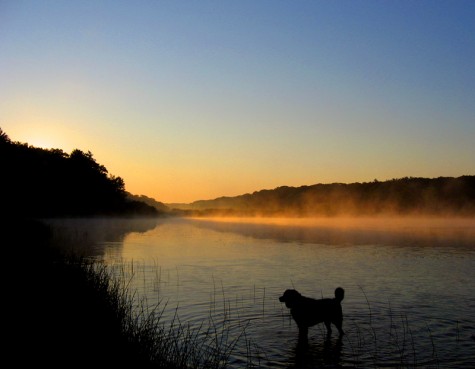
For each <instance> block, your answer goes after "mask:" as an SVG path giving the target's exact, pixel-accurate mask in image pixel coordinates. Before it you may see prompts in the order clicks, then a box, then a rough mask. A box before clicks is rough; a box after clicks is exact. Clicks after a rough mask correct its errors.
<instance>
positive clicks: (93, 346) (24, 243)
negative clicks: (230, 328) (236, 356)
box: [0, 219, 225, 368]
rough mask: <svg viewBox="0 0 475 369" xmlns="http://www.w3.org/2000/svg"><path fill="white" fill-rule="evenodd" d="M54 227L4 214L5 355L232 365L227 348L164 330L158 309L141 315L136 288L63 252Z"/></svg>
mask: <svg viewBox="0 0 475 369" xmlns="http://www.w3.org/2000/svg"><path fill="white" fill-rule="evenodd" d="M50 232H51V231H50V229H49V228H48V227H47V226H45V225H43V224H42V223H39V222H36V221H28V220H21V221H19V220H16V221H12V220H5V219H3V220H2V221H1V226H0V235H1V240H2V241H1V244H2V249H3V250H4V255H6V257H5V259H4V260H5V266H6V268H4V270H7V273H6V274H5V279H4V281H5V285H6V288H5V289H4V293H5V295H4V298H3V301H4V304H5V306H6V307H7V312H6V315H5V320H6V323H7V324H6V326H7V329H6V330H4V331H3V333H4V340H5V341H6V342H7V344H6V347H5V346H4V352H5V354H6V355H5V357H4V362H11V363H14V366H15V367H30V366H35V367H42V366H47V367H49V368H52V367H54V368H57V367H58V368H59V367H61V368H63V367H71V366H74V367H76V366H82V365H88V366H91V365H92V366H94V367H98V366H104V367H113V366H119V367H126V366H128V365H130V366H132V365H133V367H135V368H149V367H153V368H184V367H194V368H205V367H206V368H217V367H222V366H225V362H223V360H222V355H221V353H220V352H219V351H220V350H214V351H213V352H211V353H210V352H199V351H196V350H194V348H195V347H194V343H193V342H191V343H190V341H189V340H188V337H186V336H183V331H181V332H180V333H179V334H178V335H175V334H170V332H169V331H165V330H164V328H163V327H162V325H161V323H160V316H159V315H157V314H156V312H153V311H152V312H149V311H145V312H143V313H142V314H141V315H139V316H137V313H136V312H134V311H133V304H134V303H135V302H136V301H135V300H134V299H133V298H132V297H131V296H133V295H131V294H130V293H129V292H128V291H127V289H126V287H125V286H124V285H121V284H120V283H119V282H118V281H117V280H116V279H114V278H112V277H111V275H110V274H109V272H108V271H107V269H106V267H104V266H101V265H97V264H92V263H89V262H87V261H85V260H84V259H79V258H76V257H71V256H65V255H63V254H60V253H59V252H58V251H57V250H55V249H54V248H53V247H52V246H51V244H50V242H49V239H50ZM178 328H179V327H178ZM178 330H179V329H178ZM183 338H184V339H185V341H187V342H188V343H187V345H188V346H186V347H183V345H182V342H183ZM191 348H192V349H193V350H190V349H191ZM191 352H192V353H193V356H190V353H191ZM190 362H192V365H191V366H190Z"/></svg>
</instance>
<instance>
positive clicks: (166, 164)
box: [0, 0, 475, 203]
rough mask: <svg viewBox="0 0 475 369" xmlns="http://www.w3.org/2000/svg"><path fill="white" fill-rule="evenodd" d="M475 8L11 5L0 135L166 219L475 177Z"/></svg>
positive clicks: (223, 2)
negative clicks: (112, 185)
mask: <svg viewBox="0 0 475 369" xmlns="http://www.w3.org/2000/svg"><path fill="white" fill-rule="evenodd" d="M474 19H475V1H464V0H448V1H438V0H430V1H424V0H420V1H413V0H411V1H404V0H400V1H382V0H374V1H370V0H366V1H358V0H351V1H340V0H334V1H330V0H327V1H320V0H314V1H310V0H305V1H304V0H302V1H291V0H288V1H281V0H271V1H270V0H252V1H247V0H239V1H230V0H229V1H228V0H220V1H218V0H216V1H208V0H201V1H171V0H170V1H161V0H153V1H152V0H150V1H144V0H139V1H120V0H114V1H112V0H111V1H107V0H100V1H97V0H93V1H89V0H82V1H61V0H54V1H53V0H42V1H34V0H31V1H28V0H0V127H1V128H2V129H3V131H5V132H6V133H7V134H8V136H9V137H10V138H11V139H12V140H14V141H19V142H26V143H29V144H30V145H33V146H37V147H44V148H60V149H62V150H64V151H66V152H68V153H69V152H71V151H72V150H74V149H76V148H78V149H80V150H83V151H91V152H92V153H93V155H94V158H95V159H96V160H97V161H98V162H99V163H100V164H102V165H104V166H105V167H106V168H107V169H108V171H109V172H110V173H111V174H112V175H115V176H120V177H122V178H123V179H124V181H125V185H126V190H128V191H129V192H131V193H133V194H141V195H146V196H150V197H153V198H155V199H157V200H159V201H163V202H165V203H174V202H182V203H183V202H185V203H188V202H192V201H195V200H204V199H213V198H216V197H220V196H236V195H241V194H244V193H250V192H254V191H257V190H261V189H272V188H275V187H278V186H283V185H286V186H301V185H311V184H316V183H334V182H341V183H352V182H369V181H373V180H374V179H378V180H387V179H392V178H401V177H406V176H414V177H428V178H433V177H439V176H453V177H456V176H461V175H474V174H475V21H474Z"/></svg>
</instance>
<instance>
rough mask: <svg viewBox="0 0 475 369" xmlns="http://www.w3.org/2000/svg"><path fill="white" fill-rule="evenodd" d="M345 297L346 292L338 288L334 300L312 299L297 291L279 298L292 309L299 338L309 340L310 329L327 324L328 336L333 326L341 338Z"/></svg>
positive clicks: (288, 292)
mask: <svg viewBox="0 0 475 369" xmlns="http://www.w3.org/2000/svg"><path fill="white" fill-rule="evenodd" d="M344 297H345V290H344V289H343V288H341V287H338V288H337V289H336V290H335V298H333V299H328V298H327V299H320V300H316V299H312V298H310V297H305V296H302V295H301V294H300V293H299V292H298V291H296V290H286V291H285V292H284V294H283V295H282V296H281V297H279V301H280V302H285V306H286V307H288V308H289V309H290V314H291V315H292V318H294V320H295V323H297V327H298V328H299V337H300V338H304V339H306V338H307V335H308V328H309V327H312V326H314V325H316V324H318V323H322V322H323V323H325V326H326V327H327V336H328V337H330V336H331V333H332V328H331V324H332V323H333V325H334V326H335V327H336V328H337V329H338V332H339V334H340V337H342V336H343V335H344V332H343V328H342V325H343V311H342V309H341V301H342V300H343V298H344Z"/></svg>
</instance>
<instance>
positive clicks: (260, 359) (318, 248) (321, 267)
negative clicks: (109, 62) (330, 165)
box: [62, 218, 475, 368]
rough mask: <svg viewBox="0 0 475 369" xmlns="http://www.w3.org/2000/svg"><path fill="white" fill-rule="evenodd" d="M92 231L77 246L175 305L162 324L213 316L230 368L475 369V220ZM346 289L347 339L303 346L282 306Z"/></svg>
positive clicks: (159, 224) (135, 226) (225, 222)
mask: <svg viewBox="0 0 475 369" xmlns="http://www.w3.org/2000/svg"><path fill="white" fill-rule="evenodd" d="M88 222H89V223H88ZM88 222H86V223H85V224H83V225H79V223H80V222H79V221H76V225H75V229H76V231H75V232H76V233H75V234H76V236H75V237H76V238H77V239H80V238H81V235H82V236H85V235H87V236H88V237H89V239H90V242H89V243H90V244H91V247H90V248H89V252H90V253H91V255H95V256H94V257H95V258H97V259H99V260H102V261H104V262H106V263H109V264H111V265H121V266H125V268H126V269H127V268H128V269H127V270H129V271H130V268H131V267H130V265H131V264H133V273H131V275H132V274H133V275H134V276H135V277H134V278H133V281H132V282H131V287H133V288H136V289H137V291H138V294H139V295H141V296H146V298H147V301H148V303H149V304H150V306H154V305H155V304H157V303H159V302H161V303H162V304H163V303H164V302H166V303H167V304H166V309H165V311H164V316H163V318H164V319H165V320H167V319H168V320H170V321H171V320H172V319H173V317H174V316H175V314H178V315H179V317H180V320H181V321H182V322H187V323H189V324H191V325H194V326H199V325H200V324H203V323H204V324H206V323H207V322H208V321H209V319H210V318H212V321H213V322H214V324H218V325H220V326H221V325H222V326H225V325H226V326H227V327H228V328H229V335H230V337H231V338H236V337H239V339H238V342H237V344H236V347H235V350H234V352H233V355H232V356H231V359H230V362H231V367H235V368H240V367H243V366H245V364H246V363H247V362H248V361H249V357H250V356H251V357H252V360H253V363H254V364H256V366H258V367H264V368H271V367H272V368H274V367H282V368H286V367H299V368H316V367H317V368H318V367H338V366H345V367H354V366H357V367H378V368H381V367H423V368H428V367H434V368H435V367H443V368H471V367H473V366H474V365H475V354H474V352H475V351H474V348H475V339H474V338H473V337H474V335H475V286H474V283H473V281H474V280H475V227H474V225H475V222H474V220H473V219H440V218H435V219H422V218H419V219H415V218H405V219H402V218H397V219H396V218H379V219H375V218H371V219H370V218H366V219H362V218H360V219H351V218H322V219H291V220H288V219H276V218H272V219H256V218H253V219H242V218H241V219H169V220H153V221H150V220H144V221H140V220H135V221H134V222H132V223H127V222H124V223H123V224H118V223H117V222H116V221H112V220H102V221H101V222H99V223H97V224H95V225H94V226H93V225H92V221H88ZM62 227H63V230H65V229H66V228H67V226H66V222H63V223H62ZM81 227H82V230H80V231H79V230H78V229H80V228H81ZM106 229H108V230H107V231H106ZM93 235H99V236H100V239H99V240H98V241H96V242H93V241H92V239H93V238H94V237H95V236H94V237H93ZM63 240H64V237H63ZM338 286H341V287H343V288H345V291H346V294H345V299H344V300H343V302H342V307H343V313H344V323H343V326H344V329H345V331H346V333H347V334H346V335H345V336H344V337H343V339H342V340H341V341H339V340H338V339H337V335H336V334H335V333H334V334H333V337H332V339H331V340H329V341H328V340H325V330H324V327H323V325H318V326H315V327H313V328H310V334H309V342H308V346H307V347H305V348H302V347H301V346H299V344H298V339H297V336H298V330H297V327H296V325H295V323H294V322H293V321H292V319H291V318H290V317H289V311H288V309H286V308H285V306H284V305H282V304H281V303H279V301H278V297H279V296H280V295H281V294H282V293H283V291H284V290H285V289H287V288H295V289H297V290H299V291H300V292H301V293H302V294H303V295H305V296H309V297H313V298H317V299H318V298H321V297H332V296H333V293H334V289H335V288H336V287H338ZM243 330H245V335H242V332H243Z"/></svg>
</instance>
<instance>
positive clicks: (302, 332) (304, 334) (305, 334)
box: [299, 325, 308, 340]
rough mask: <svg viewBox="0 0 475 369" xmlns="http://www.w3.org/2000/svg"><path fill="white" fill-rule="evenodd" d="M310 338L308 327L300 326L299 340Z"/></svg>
mask: <svg viewBox="0 0 475 369" xmlns="http://www.w3.org/2000/svg"><path fill="white" fill-rule="evenodd" d="M307 337H308V327H307V326H305V325H300V326H299V338H300V339H305V340H306V339H307Z"/></svg>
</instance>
